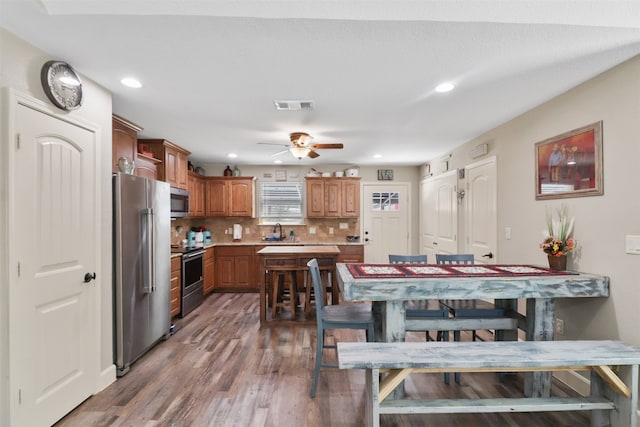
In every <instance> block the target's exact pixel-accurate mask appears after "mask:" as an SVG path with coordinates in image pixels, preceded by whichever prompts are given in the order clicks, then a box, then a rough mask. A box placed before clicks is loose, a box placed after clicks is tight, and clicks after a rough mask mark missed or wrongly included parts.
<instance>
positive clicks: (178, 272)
mask: <svg viewBox="0 0 640 427" xmlns="http://www.w3.org/2000/svg"><path fill="white" fill-rule="evenodd" d="M181 281H182V258H181V257H179V256H177V257H173V258H171V298H170V301H171V317H172V318H173V317H175V316H177V315H178V314H180V282H181Z"/></svg>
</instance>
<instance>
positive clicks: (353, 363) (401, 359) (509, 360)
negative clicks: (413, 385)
mask: <svg viewBox="0 0 640 427" xmlns="http://www.w3.org/2000/svg"><path fill="white" fill-rule="evenodd" d="M639 364H640V349H638V348H635V347H632V346H630V345H628V344H625V343H623V342H620V341H498V342H466V341H465V342H451V341H450V342H394V343H375V342H369V343H363V342H357V343H356V342H353V343H345V342H341V343H338V366H339V367H340V368H341V369H366V391H365V396H366V397H365V399H366V401H365V420H366V421H365V425H366V426H379V425H380V415H381V414H443V413H488V412H542V411H591V426H604V425H609V424H610V425H611V426H613V427H637V420H636V408H637V406H638V365H639ZM615 366H620V367H625V368H624V369H625V370H627V369H629V368H630V371H625V372H626V373H627V375H628V377H629V378H630V380H629V382H630V384H629V385H627V384H626V383H625V382H624V381H622V380H621V379H620V377H618V375H617V374H616V373H615V372H614V369H612V367H615ZM616 369H617V368H616ZM562 370H590V371H591V393H590V396H588V397H523V398H486V399H429V400H426V399H420V400H414V399H401V400H390V399H387V397H388V396H390V395H391V394H392V392H393V390H394V389H395V387H396V386H398V385H399V384H400V383H402V381H403V380H404V379H405V378H406V377H407V376H408V375H410V374H412V373H418V372H427V373H439V372H452V371H456V372H530V371H562ZM383 373H386V375H383V377H382V379H381V375H380V374H383Z"/></svg>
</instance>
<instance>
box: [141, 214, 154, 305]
mask: <svg viewBox="0 0 640 427" xmlns="http://www.w3.org/2000/svg"><path fill="white" fill-rule="evenodd" d="M143 215H144V216H145V218H146V221H145V225H146V227H147V230H146V233H147V265H146V268H147V280H148V281H147V282H145V283H144V285H143V286H144V287H143V291H144V292H145V293H149V292H155V290H156V276H155V272H156V271H155V267H154V266H155V241H154V236H153V233H154V227H153V219H154V218H153V209H151V208H146V209H143Z"/></svg>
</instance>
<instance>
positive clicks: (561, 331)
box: [556, 319, 564, 335]
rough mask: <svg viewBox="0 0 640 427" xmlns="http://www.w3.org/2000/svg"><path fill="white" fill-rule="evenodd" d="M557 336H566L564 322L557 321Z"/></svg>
mask: <svg viewBox="0 0 640 427" xmlns="http://www.w3.org/2000/svg"><path fill="white" fill-rule="evenodd" d="M556 334H558V335H564V320H562V319H556Z"/></svg>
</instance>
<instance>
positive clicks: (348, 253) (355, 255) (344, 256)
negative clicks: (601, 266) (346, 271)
mask: <svg viewBox="0 0 640 427" xmlns="http://www.w3.org/2000/svg"><path fill="white" fill-rule="evenodd" d="M338 248H339V249H340V255H338V262H346V263H352V262H364V246H363V245H338Z"/></svg>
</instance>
